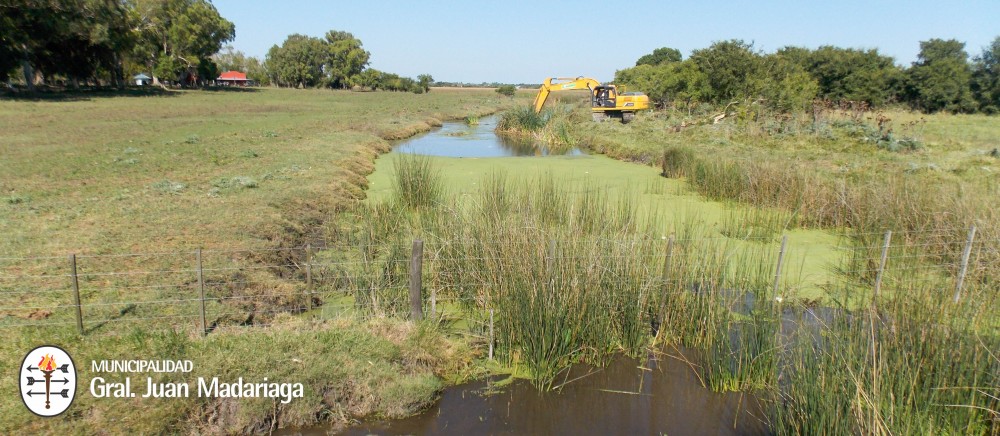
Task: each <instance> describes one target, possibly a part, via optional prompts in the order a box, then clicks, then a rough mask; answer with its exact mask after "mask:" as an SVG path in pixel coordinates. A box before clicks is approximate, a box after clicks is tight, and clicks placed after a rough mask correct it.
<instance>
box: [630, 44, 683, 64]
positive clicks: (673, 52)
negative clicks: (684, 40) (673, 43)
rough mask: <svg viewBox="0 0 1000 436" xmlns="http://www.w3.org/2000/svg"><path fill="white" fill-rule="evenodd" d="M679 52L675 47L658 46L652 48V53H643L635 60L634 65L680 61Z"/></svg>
mask: <svg viewBox="0 0 1000 436" xmlns="http://www.w3.org/2000/svg"><path fill="white" fill-rule="evenodd" d="M680 61H681V52H680V51H679V50H677V49H676V48H670V47H660V48H658V49H656V50H653V53H651V54H648V55H644V56H642V57H640V58H639V60H637V61H635V66H637V67H638V66H640V65H660V64H663V63H667V62H680Z"/></svg>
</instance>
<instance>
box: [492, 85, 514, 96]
mask: <svg viewBox="0 0 1000 436" xmlns="http://www.w3.org/2000/svg"><path fill="white" fill-rule="evenodd" d="M497 94H500V95H505V96H507V97H510V98H514V94H517V88H516V87H514V85H500V86H499V87H497Z"/></svg>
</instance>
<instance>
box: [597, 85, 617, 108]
mask: <svg viewBox="0 0 1000 436" xmlns="http://www.w3.org/2000/svg"><path fill="white" fill-rule="evenodd" d="M617 100H618V91H617V90H616V89H615V87H614V86H604V85H601V86H598V87H596V88H594V101H593V102H591V106H592V107H606V108H613V107H615V103H616V101H617Z"/></svg>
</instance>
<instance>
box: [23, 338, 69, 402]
mask: <svg viewBox="0 0 1000 436" xmlns="http://www.w3.org/2000/svg"><path fill="white" fill-rule="evenodd" d="M19 377H20V378H19V379H18V384H19V385H20V386H21V400H23V401H24V405H25V406H27V407H28V410H30V411H31V412H32V413H34V414H35V415H38V416H44V417H49V416H56V415H59V414H60V413H63V412H65V411H66V409H68V408H69V405H70V404H73V399H74V398H75V397H76V365H75V364H73V359H71V358H70V357H69V354H68V353H66V351H65V350H63V349H62V348H59V347H55V346H51V345H43V346H41V347H38V348H35V349H34V350H31V351H29V352H28V354H27V355H26V356H24V360H23V361H22V362H21V373H20V375H19Z"/></svg>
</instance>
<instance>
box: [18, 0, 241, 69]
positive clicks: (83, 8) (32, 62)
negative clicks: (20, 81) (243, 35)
mask: <svg viewBox="0 0 1000 436" xmlns="http://www.w3.org/2000/svg"><path fill="white" fill-rule="evenodd" d="M235 36H236V27H235V25H233V23H232V22H230V21H228V20H226V19H225V18H223V17H222V16H221V15H219V12H218V11H217V10H216V9H215V6H213V5H212V3H211V2H209V1H207V0H6V1H4V2H3V3H0V81H6V80H9V79H10V78H11V76H13V75H16V74H17V70H20V72H21V73H22V74H23V77H24V82H25V84H26V86H28V87H29V88H31V87H33V86H34V84H35V83H53V82H56V81H67V82H68V83H71V84H73V85H78V84H79V83H80V82H89V83H94V84H97V85H100V84H113V85H116V86H119V87H122V86H124V85H125V84H126V83H127V82H128V81H129V79H130V77H131V74H134V73H137V72H147V73H151V74H152V77H153V78H154V79H156V80H159V79H164V80H169V81H180V82H183V83H185V84H199V83H201V82H203V81H204V80H205V79H206V78H207V79H208V80H212V79H214V78H215V77H216V76H215V75H214V74H216V73H217V70H216V67H215V64H214V63H213V62H212V61H211V56H212V55H213V54H215V53H216V52H218V51H219V49H220V48H221V46H222V44H223V43H225V42H227V41H231V40H232V39H233V38H234V37H235Z"/></svg>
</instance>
